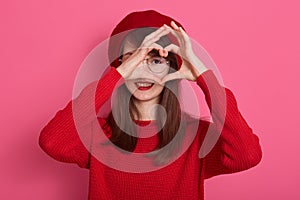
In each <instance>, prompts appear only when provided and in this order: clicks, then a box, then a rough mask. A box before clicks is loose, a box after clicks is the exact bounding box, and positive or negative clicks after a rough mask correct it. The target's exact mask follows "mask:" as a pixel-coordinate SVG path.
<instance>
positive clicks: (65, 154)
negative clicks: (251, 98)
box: [39, 67, 262, 200]
mask: <svg viewBox="0 0 300 200" xmlns="http://www.w3.org/2000/svg"><path fill="white" fill-rule="evenodd" d="M123 81H124V80H123V78H122V76H121V75H120V74H119V73H118V71H117V70H116V69H115V68H114V67H111V68H110V69H109V70H108V72H107V73H106V74H105V75H104V76H103V77H102V78H101V79H100V80H99V81H98V82H95V83H92V84H90V85H88V86H87V87H86V88H85V89H84V90H83V91H82V92H81V94H80V95H79V96H78V97H77V98H76V99H74V100H72V101H70V102H69V103H68V104H67V106H66V107H65V108H64V109H62V110H60V111H58V112H57V114H56V115H55V116H54V118H53V119H52V120H51V121H50V122H49V123H48V124H47V125H46V126H45V127H44V128H43V130H42V131H41V134H40V137H39V144H40V146H41V148H42V149H43V150H44V151H45V152H46V153H47V154H49V155H50V156H51V157H53V158H54V159H56V160H58V161H62V162H68V163H76V164H78V165H79V166H80V167H83V168H87V169H89V173H90V176H89V177H90V181H89V196H88V199H89V200H96V199H97V200H98V199H105V200H110V199H114V200H120V199H128V200H129V199H130V200H148V199H149V200H156V199H157V200H158V199H160V200H161V199H166V200H167V199H178V200H184V199H186V200H193V199H195V200H196V199H200V200H202V199H204V180H205V179H208V178H211V177H213V176H216V175H220V174H229V173H234V172H239V171H242V170H246V169H249V168H251V167H254V166H255V165H257V164H258V163H259V162H260V160H261V158H262V151H261V147H260V144H259V139H258V137H257V136H256V135H255V134H254V133H253V131H252V129H251V128H250V127H249V126H248V124H247V123H246V121H245V120H244V118H243V117H242V115H241V113H240V112H239V110H238V106H237V102H236V99H235V97H234V95H233V93H232V92H231V91H230V90H229V89H227V88H225V87H223V86H221V85H220V84H219V82H218V80H217V78H216V77H215V75H214V73H213V71H212V70H207V71H205V72H204V73H202V74H201V75H200V76H199V77H198V78H197V85H198V86H199V87H200V88H201V89H202V91H203V93H204V95H205V99H206V102H207V104H208V106H209V108H210V110H211V115H212V121H213V122H208V121H203V120H199V126H198V127H196V128H197V129H196V131H197V134H196V136H195V138H194V140H193V142H192V143H191V145H190V146H189V148H188V149H187V151H185V152H184V154H182V155H181V156H180V157H179V158H178V159H177V160H176V161H175V162H173V163H171V164H169V165H167V166H165V167H163V168H161V169H159V170H156V171H151V172H147V173H129V172H123V171H119V170H116V169H113V168H111V167H108V166H107V165H105V164H103V163H102V162H101V161H99V160H98V159H97V158H96V157H95V156H94V155H95V154H92V153H91V152H93V151H101V149H97V147H96V146H95V144H98V142H99V141H97V138H98V137H97V134H99V133H94V132H93V131H89V130H91V127H93V126H95V125H97V126H99V125H100V126H102V125H103V124H104V123H105V119H103V118H96V122H95V117H93V116H95V113H97V111H98V110H99V109H100V108H101V106H102V105H103V104H104V103H105V102H106V101H107V100H108V99H109V98H110V97H111V95H112V93H113V90H114V89H115V87H118V85H119V84H120V83H122V82H123ZM224 92H225V93H224ZM91 97H92V98H91ZM92 101H94V103H93V102H92ZM91 105H93V106H91ZM74 108H78V110H79V112H77V111H76V112H77V113H76V119H74V116H75V115H74ZM224 108H226V109H224ZM220 110H221V111H224V112H225V120H222V119H221V118H220V115H219V114H220V113H218V112H219V111H220ZM77 120H79V121H80V124H81V127H78V124H77V123H76V121H77ZM137 123H138V124H139V125H141V126H145V125H146V124H147V123H146V124H145V122H137ZM153 126H155V123H153ZM211 126H212V127H214V129H215V133H216V136H219V137H218V140H217V143H216V144H215V145H214V146H213V149H212V150H211V151H210V152H209V154H208V155H206V156H205V157H204V158H199V151H200V148H201V147H202V143H203V144H204V143H205V142H203V141H204V138H205V136H207V135H206V134H207V133H209V134H211V132H209V131H207V130H208V129H209V127H211ZM148 130H150V131H151V130H153V131H155V127H151V126H150V127H149V128H148ZM79 131H85V132H84V133H86V134H85V135H84V136H83V137H82V134H81V137H79V135H78V133H79ZM192 131H195V127H194V126H193V122H190V123H188V124H187V128H186V133H187V135H188V133H190V132H192ZM218 132H219V133H220V135H218V134H217V133H218ZM104 133H105V135H107V137H109V136H110V135H111V131H110V129H105V130H104ZM208 138H214V137H208ZM95 141H97V142H95ZM208 141H209V140H208ZM157 143H158V138H157V135H156V134H154V135H153V136H151V137H149V138H138V143H137V146H136V149H135V152H149V151H152V150H153V149H154V148H155V146H156V145H157ZM84 144H85V145H84Z"/></svg>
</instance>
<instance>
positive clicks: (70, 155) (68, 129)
mask: <svg viewBox="0 0 300 200" xmlns="http://www.w3.org/2000/svg"><path fill="white" fill-rule="evenodd" d="M122 81H123V78H122V76H121V75H120V74H119V73H118V71H117V70H116V69H115V68H113V67H110V69H109V70H108V72H107V73H106V74H105V75H104V76H103V77H102V78H101V79H100V80H99V81H95V82H92V83H90V84H89V85H87V86H86V87H85V88H84V89H83V90H82V91H81V93H80V94H79V96H78V97H77V98H75V99H74V100H72V101H70V102H69V103H68V104H67V105H66V107H65V108H64V109H62V110H60V111H58V112H57V113H56V115H55V116H54V118H53V119H52V120H51V121H50V122H49V123H48V124H47V125H46V126H45V127H44V128H43V129H42V131H41V133H40V136H39V145H40V147H41V148H42V149H43V150H44V151H45V152H46V153H47V154H49V155H50V156H51V157H52V158H54V159H56V160H58V161H61V162H67V163H76V164H78V165H79V166H80V167H83V168H89V156H90V153H89V147H90V146H89V144H90V142H91V139H92V131H90V129H91V123H93V122H95V120H97V117H96V113H97V111H98V110H99V109H100V107H101V106H102V105H103V104H104V103H105V102H106V101H107V100H108V99H109V98H110V96H111V94H112V92H113V90H114V88H115V86H116V85H117V84H119V83H121V82H122ZM100 123H101V122H100ZM79 131H80V135H79Z"/></svg>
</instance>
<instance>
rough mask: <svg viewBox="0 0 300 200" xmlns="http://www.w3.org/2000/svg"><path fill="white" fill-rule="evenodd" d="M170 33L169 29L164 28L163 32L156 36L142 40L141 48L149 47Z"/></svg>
mask: <svg viewBox="0 0 300 200" xmlns="http://www.w3.org/2000/svg"><path fill="white" fill-rule="evenodd" d="M170 31H171V30H170V29H167V28H165V27H164V30H163V31H161V32H159V33H157V34H154V35H151V34H150V35H147V36H146V37H145V39H144V40H143V42H142V45H141V46H143V47H147V46H150V45H151V44H153V43H155V42H157V41H158V40H159V39H160V38H161V37H162V36H164V35H167V34H169V33H170Z"/></svg>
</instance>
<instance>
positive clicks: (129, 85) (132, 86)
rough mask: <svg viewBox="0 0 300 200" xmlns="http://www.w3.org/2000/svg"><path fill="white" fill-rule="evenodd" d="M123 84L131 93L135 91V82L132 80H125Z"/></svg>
mask: <svg viewBox="0 0 300 200" xmlns="http://www.w3.org/2000/svg"><path fill="white" fill-rule="evenodd" d="M125 85H126V87H127V89H128V90H129V92H130V93H131V94H133V93H134V92H135V90H136V87H135V84H134V82H133V81H126V82H125Z"/></svg>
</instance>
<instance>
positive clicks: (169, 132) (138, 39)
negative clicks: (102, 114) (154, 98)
mask: <svg viewBox="0 0 300 200" xmlns="http://www.w3.org/2000/svg"><path fill="white" fill-rule="evenodd" d="M155 30H156V29H155V28H148V27H147V28H139V29H135V30H133V31H131V32H129V33H128V35H127V36H126V37H125V38H124V40H123V43H122V46H121V49H120V52H123V45H124V42H125V41H127V42H130V43H131V44H133V45H134V46H136V47H138V46H140V44H141V43H142V41H143V39H144V37H145V36H146V35H148V34H150V33H151V32H153V31H155ZM157 43H158V44H160V45H161V46H163V47H164V46H167V45H168V44H170V43H171V42H170V39H169V38H168V37H167V36H163V37H161V38H160V40H159V41H158V42H157ZM151 53H152V54H158V52H155V51H152V52H151ZM120 57H122V55H120ZM166 59H167V60H168V61H169V62H170V72H174V71H175V70H178V68H179V66H178V59H177V56H176V55H175V54H174V53H171V52H169V54H168V57H167V58H166ZM178 92H179V80H173V81H169V82H167V83H165V87H164V89H163V90H162V92H161V94H160V100H159V104H160V105H161V106H162V107H163V108H164V109H165V111H166V117H165V121H164V124H163V119H162V116H163V113H162V111H161V110H160V109H158V110H157V116H156V119H157V123H158V126H159V127H162V128H161V131H159V133H158V135H159V144H158V146H157V150H158V149H161V148H162V147H164V146H165V145H167V144H169V143H170V142H171V141H172V140H173V138H174V137H175V136H176V134H178V133H183V131H184V130H185V122H184V121H185V120H183V119H182V117H183V118H184V116H185V115H184V114H183V113H182V111H181V108H180V107H181V106H180V103H179V101H178ZM114 102H115V105H114V106H116V107H115V108H116V111H117V112H118V114H117V117H118V122H119V125H120V124H121V126H122V127H123V130H126V132H127V131H130V135H129V134H127V133H126V132H124V131H123V130H122V129H121V128H120V127H119V125H118V124H117V123H116V120H115V118H114V115H115V114H113V113H112V112H110V114H109V115H108V117H107V119H106V124H105V126H109V127H110V129H111V130H112V135H111V137H110V141H111V142H112V143H113V144H115V145H117V146H118V147H119V148H121V149H123V150H126V151H129V152H133V151H134V149H135V147H136V144H137V141H138V137H136V136H137V130H136V129H135V127H134V126H132V124H130V123H128V119H130V118H131V119H132V120H134V118H133V116H134V114H135V116H137V117H138V119H140V113H139V110H138V108H137V107H136V105H135V103H134V97H133V95H132V94H131V93H130V92H129V91H128V89H127V87H126V86H125V84H123V85H121V86H120V87H119V88H117V91H116V95H115V99H114ZM128 102H129V109H128ZM126 104H127V105H126ZM115 116H116V115H115ZM124 128H125V129H124ZM180 135H182V136H183V134H180ZM177 141H178V142H180V139H179V140H177ZM179 146H180V145H179V144H178V143H174V144H173V146H171V147H170V148H165V149H166V150H164V151H162V152H160V153H159V154H153V155H155V159H154V161H155V164H157V165H160V164H163V163H166V162H167V159H168V158H170V156H172V155H173V156H175V155H176V149H178V150H179Z"/></svg>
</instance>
